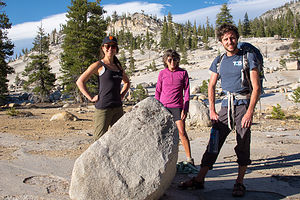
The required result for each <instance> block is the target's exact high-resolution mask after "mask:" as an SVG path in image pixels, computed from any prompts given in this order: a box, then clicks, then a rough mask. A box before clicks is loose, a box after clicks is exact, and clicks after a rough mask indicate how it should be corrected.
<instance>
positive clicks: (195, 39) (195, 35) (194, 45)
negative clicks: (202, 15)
mask: <svg viewBox="0 0 300 200" xmlns="http://www.w3.org/2000/svg"><path fill="white" fill-rule="evenodd" d="M197 47H198V32H197V25H196V21H195V22H194V26H193V36H192V49H196V48H197Z"/></svg>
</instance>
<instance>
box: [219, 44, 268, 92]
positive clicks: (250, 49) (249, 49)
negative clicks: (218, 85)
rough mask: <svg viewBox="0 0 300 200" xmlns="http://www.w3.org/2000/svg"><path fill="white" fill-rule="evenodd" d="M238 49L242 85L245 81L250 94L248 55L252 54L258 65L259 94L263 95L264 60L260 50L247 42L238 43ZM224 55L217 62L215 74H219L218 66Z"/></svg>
mask: <svg viewBox="0 0 300 200" xmlns="http://www.w3.org/2000/svg"><path fill="white" fill-rule="evenodd" d="M238 48H239V49H240V50H241V51H242V52H243V73H242V83H245V81H246V82H247V84H246V85H249V87H250V92H252V85H251V80H250V70H249V64H248V53H253V54H254V55H255V57H256V60H257V65H258V66H257V69H258V73H259V80H260V86H261V91H260V92H261V94H263V93H264V87H263V80H264V79H265V76H264V59H263V56H262V54H261V52H260V50H259V49H258V48H256V47H255V46H253V45H252V44H250V43H248V42H239V43H238ZM224 54H225V53H224ZM224 54H222V55H221V56H220V58H219V60H218V63H217V73H219V68H220V64H221V62H222V60H223V57H224ZM244 85H245V84H244Z"/></svg>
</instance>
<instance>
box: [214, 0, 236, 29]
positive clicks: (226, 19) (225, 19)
mask: <svg viewBox="0 0 300 200" xmlns="http://www.w3.org/2000/svg"><path fill="white" fill-rule="evenodd" d="M223 23H228V24H233V17H232V15H231V14H230V9H228V7H227V3H224V4H223V5H222V7H221V11H220V12H219V13H218V14H217V19H216V26H217V27H218V26H221V25H222V24H223Z"/></svg>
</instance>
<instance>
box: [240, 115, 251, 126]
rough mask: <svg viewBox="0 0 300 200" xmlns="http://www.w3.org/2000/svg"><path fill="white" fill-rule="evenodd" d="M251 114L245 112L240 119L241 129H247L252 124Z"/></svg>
mask: <svg viewBox="0 0 300 200" xmlns="http://www.w3.org/2000/svg"><path fill="white" fill-rule="evenodd" d="M252 118H253V113H250V112H246V114H245V115H244V117H243V118H242V122H241V125H242V128H249V127H250V126H251V124H252Z"/></svg>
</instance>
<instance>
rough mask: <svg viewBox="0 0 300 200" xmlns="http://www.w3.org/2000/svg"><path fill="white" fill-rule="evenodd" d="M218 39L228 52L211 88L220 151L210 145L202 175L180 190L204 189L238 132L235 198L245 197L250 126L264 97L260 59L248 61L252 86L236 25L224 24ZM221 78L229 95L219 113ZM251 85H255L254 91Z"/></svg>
mask: <svg viewBox="0 0 300 200" xmlns="http://www.w3.org/2000/svg"><path fill="white" fill-rule="evenodd" d="M217 37H218V39H219V41H220V42H221V44H222V45H223V47H224V49H225V50H226V53H225V54H224V55H222V56H218V57H217V58H216V59H215V60H214V61H213V63H212V65H211V67H210V71H211V72H212V73H211V77H210V81H209V86H208V99H209V110H210V118H211V120H212V122H213V129H214V130H217V132H218V133H219V134H218V145H217V147H218V148H217V149H218V152H211V151H210V150H209V149H210V148H209V145H208V147H207V149H206V151H205V153H204V154H203V157H202V161H201V169H200V171H199V173H198V175H197V176H196V177H194V178H192V179H191V180H189V181H186V182H182V183H181V184H180V185H179V187H180V188H182V189H187V188H194V189H202V188H204V179H205V176H206V174H207V172H208V170H210V169H212V167H213V164H214V163H215V161H216V159H217V157H218V154H219V152H220V149H221V147H222V145H223V143H224V142H225V139H226V137H227V136H228V134H229V133H230V132H231V130H233V129H236V133H237V135H236V141H237V145H236V146H235V148H234V149H235V152H236V155H237V163H238V165H239V169H238V177H237V179H236V182H235V184H234V188H233V192H232V195H233V196H244V195H245V191H246V188H245V186H244V184H243V180H244V175H245V172H246V169H247V165H249V164H251V160H250V136H251V131H250V127H251V123H252V119H253V113H254V108H255V105H256V102H257V101H258V99H259V96H260V82H259V72H258V69H257V60H256V57H255V55H254V54H252V53H248V56H247V59H248V65H249V68H250V69H249V70H250V72H249V74H250V80H251V83H249V82H247V81H245V80H244V79H243V78H242V77H243V76H245V73H244V72H243V54H244V53H245V52H243V51H241V50H239V49H238V48H237V44H238V39H239V33H238V29H237V28H236V27H235V26H233V25H230V24H223V25H221V26H220V27H219V28H218V30H217ZM218 78H220V79H221V87H222V89H223V91H225V92H226V94H227V97H226V98H225V99H224V100H223V102H222V106H221V110H220V111H219V113H217V112H216V109H215V88H216V83H217V80H218ZM243 80H244V81H243ZM249 84H251V85H252V90H251V89H250V88H251V87H250V86H249Z"/></svg>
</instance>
